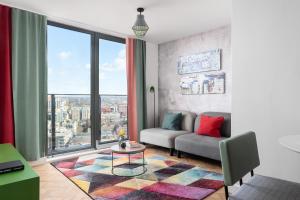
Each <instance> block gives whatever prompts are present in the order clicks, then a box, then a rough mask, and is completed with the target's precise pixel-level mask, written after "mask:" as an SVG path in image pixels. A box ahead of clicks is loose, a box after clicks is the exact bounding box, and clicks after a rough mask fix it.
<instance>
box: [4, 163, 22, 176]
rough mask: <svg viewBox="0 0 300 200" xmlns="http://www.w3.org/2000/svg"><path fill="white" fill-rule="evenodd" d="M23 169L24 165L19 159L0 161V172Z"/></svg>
mask: <svg viewBox="0 0 300 200" xmlns="http://www.w3.org/2000/svg"><path fill="white" fill-rule="evenodd" d="M20 170H24V165H23V163H22V162H21V161H20V160H14V161H9V162H2V163H0V174H5V173H9V172H15V171H20Z"/></svg>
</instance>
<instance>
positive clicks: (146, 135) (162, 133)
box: [140, 111, 196, 156]
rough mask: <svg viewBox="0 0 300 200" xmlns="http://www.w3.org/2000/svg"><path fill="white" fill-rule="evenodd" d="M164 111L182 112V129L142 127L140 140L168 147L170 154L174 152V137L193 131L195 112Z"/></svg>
mask: <svg viewBox="0 0 300 200" xmlns="http://www.w3.org/2000/svg"><path fill="white" fill-rule="evenodd" d="M166 112H176V113H177V112H181V113H182V115H183V119H182V124H181V126H182V130H180V131H174V130H167V129H162V128H150V129H144V130H142V131H141V132H140V142H142V143H147V144H153V145H157V146H161V147H165V148H168V149H170V155H171V156H172V155H173V153H174V147H175V138H176V137H178V136H180V135H184V134H187V133H191V132H193V130H194V122H195V118H196V114H195V113H192V112H188V111H166ZM161 119H162V117H161Z"/></svg>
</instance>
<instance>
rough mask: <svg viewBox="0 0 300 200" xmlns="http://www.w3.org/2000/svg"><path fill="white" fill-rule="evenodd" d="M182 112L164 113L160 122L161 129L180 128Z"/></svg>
mask: <svg viewBox="0 0 300 200" xmlns="http://www.w3.org/2000/svg"><path fill="white" fill-rule="evenodd" d="M181 122H182V113H165V115H164V120H163V123H162V128H163V129H169V130H181Z"/></svg>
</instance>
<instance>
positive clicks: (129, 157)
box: [128, 154, 130, 165]
mask: <svg viewBox="0 0 300 200" xmlns="http://www.w3.org/2000/svg"><path fill="white" fill-rule="evenodd" d="M128 163H129V165H130V154H128Z"/></svg>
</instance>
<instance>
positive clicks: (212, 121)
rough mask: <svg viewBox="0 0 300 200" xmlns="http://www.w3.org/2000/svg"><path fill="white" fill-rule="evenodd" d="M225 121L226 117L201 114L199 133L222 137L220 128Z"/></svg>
mask: <svg viewBox="0 0 300 200" xmlns="http://www.w3.org/2000/svg"><path fill="white" fill-rule="evenodd" d="M223 123H224V117H222V116H218V117H211V116H207V115H201V116H200V126H199V128H198V130H197V132H196V133H197V134H198V135H207V136H211V137H221V132H220V129H221V127H222V125H223Z"/></svg>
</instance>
